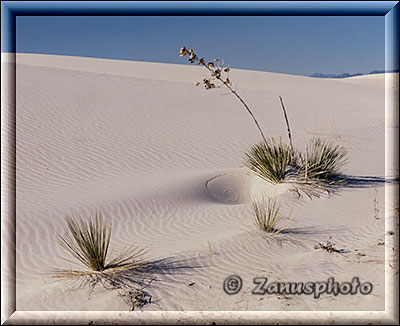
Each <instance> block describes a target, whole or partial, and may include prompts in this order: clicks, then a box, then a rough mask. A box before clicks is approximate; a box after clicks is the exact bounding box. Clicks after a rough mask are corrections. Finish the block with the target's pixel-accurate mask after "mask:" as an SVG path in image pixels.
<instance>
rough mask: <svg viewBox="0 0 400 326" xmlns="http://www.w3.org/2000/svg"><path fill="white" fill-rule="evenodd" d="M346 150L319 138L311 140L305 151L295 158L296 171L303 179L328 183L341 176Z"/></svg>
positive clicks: (345, 159) (345, 160)
mask: <svg viewBox="0 0 400 326" xmlns="http://www.w3.org/2000/svg"><path fill="white" fill-rule="evenodd" d="M347 160H348V158H347V150H346V149H345V148H344V147H342V146H340V145H338V144H334V143H332V142H329V141H326V140H323V139H321V138H313V139H312V140H311V142H310V143H309V144H308V146H307V150H306V151H305V152H303V153H300V154H299V155H298V156H297V163H296V165H297V169H298V173H299V175H300V176H301V177H302V178H304V179H318V180H320V181H327V182H330V181H332V180H333V179H335V178H336V177H338V176H339V175H340V174H341V169H342V167H343V166H344V165H345V164H346V163H347Z"/></svg>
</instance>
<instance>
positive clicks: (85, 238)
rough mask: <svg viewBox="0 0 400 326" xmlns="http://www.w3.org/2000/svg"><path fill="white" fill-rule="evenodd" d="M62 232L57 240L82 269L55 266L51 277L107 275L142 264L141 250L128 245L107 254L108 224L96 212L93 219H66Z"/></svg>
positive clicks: (109, 233)
mask: <svg viewBox="0 0 400 326" xmlns="http://www.w3.org/2000/svg"><path fill="white" fill-rule="evenodd" d="M66 226H67V230H66V232H65V235H63V236H61V235H59V242H60V244H61V245H62V247H63V248H64V249H66V250H67V251H68V252H69V253H70V254H71V255H72V256H73V257H74V258H75V259H76V260H77V262H79V263H81V264H82V265H83V266H84V267H86V270H71V269H68V270H67V269H56V270H55V271H54V273H53V274H52V276H53V277H56V278H63V277H75V276H76V277H79V276H85V275H91V274H108V276H110V275H111V274H113V273H118V272H121V271H126V270H130V269H135V268H139V267H143V266H144V265H145V261H144V260H143V259H142V256H143V254H144V250H143V249H139V248H137V247H131V248H129V249H126V250H124V251H122V252H121V253H120V254H119V255H117V256H116V257H114V258H111V257H110V254H109V246H110V239H111V223H108V222H107V221H106V220H105V219H104V218H103V216H102V214H101V213H100V212H98V213H96V214H95V216H94V218H91V219H89V220H84V219H82V218H80V219H77V218H74V217H67V218H66Z"/></svg>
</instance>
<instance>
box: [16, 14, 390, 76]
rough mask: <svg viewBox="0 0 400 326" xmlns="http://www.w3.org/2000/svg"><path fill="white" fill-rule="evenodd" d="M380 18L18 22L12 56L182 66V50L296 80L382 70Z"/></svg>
mask: <svg viewBox="0 0 400 326" xmlns="http://www.w3.org/2000/svg"><path fill="white" fill-rule="evenodd" d="M384 39H385V23H384V17H383V16H325V17H321V16H320V17H317V16H292V17H290V16H253V17H249V16H247V17H246V16H192V17H190V16H87V17H85V16H17V26H16V42H17V52H20V53H45V54H62V55H74V56H85V57H98V58H111V59H126V60H136V61H151V62H165V63H178V64H186V62H187V61H186V60H184V59H182V58H180V57H179V48H180V47H181V46H182V45H185V46H187V47H193V48H194V49H195V50H196V52H197V53H198V54H199V55H200V56H204V57H205V58H206V59H213V58H220V59H224V61H225V63H227V64H229V65H230V66H231V67H234V68H243V69H252V70H262V71H271V72H280V73H289V74H298V75H310V74H312V73H316V72H321V73H334V74H339V73H344V72H348V73H367V72H370V71H372V70H383V69H384V66H385V52H384Z"/></svg>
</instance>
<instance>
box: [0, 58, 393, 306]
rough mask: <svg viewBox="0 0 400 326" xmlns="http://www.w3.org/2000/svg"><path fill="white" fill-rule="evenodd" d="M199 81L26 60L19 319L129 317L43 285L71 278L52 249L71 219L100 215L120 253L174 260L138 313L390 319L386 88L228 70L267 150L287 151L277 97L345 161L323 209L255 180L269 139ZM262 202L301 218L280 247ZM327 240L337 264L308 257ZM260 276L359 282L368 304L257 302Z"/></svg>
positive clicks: (302, 137)
mask: <svg viewBox="0 0 400 326" xmlns="http://www.w3.org/2000/svg"><path fill="white" fill-rule="evenodd" d="M7 60H9V59H7V56H5V55H4V56H3V62H4V63H3V69H7V63H6V62H7ZM204 76H205V71H203V70H202V69H201V67H190V66H186V65H172V64H159V63H144V62H130V61H117V60H104V59H93V58H79V57H67V56H53V55H37V54H18V55H17V76H16V77H17V87H16V91H17V98H16V103H17V110H16V113H17V144H16V145H17V147H16V149H17V225H16V227H17V257H16V258H17V310H99V311H106V310H127V309H128V306H127V305H126V304H125V303H124V301H123V300H122V299H121V298H118V297H117V296H116V291H111V290H104V289H103V288H102V287H100V286H99V287H97V288H96V289H95V291H94V292H93V293H91V294H89V293H88V290H87V289H85V288H83V289H76V287H77V285H76V284H74V283H71V282H69V283H63V282H54V281H53V280H51V279H49V278H48V277H47V274H46V273H49V272H50V271H51V270H52V269H53V268H68V267H69V264H68V263H67V262H66V261H65V260H64V259H65V258H67V259H68V258H69V257H68V254H67V253H66V252H64V250H63V249H62V248H61V246H60V245H59V244H58V243H57V234H59V233H62V232H63V230H64V218H65V217H66V216H67V215H82V216H89V215H90V214H93V213H94V212H95V211H96V210H101V211H102V212H103V213H104V215H105V216H107V217H108V218H109V219H110V220H111V221H112V224H113V234H112V241H111V246H112V248H114V250H118V249H122V248H124V247H129V246H131V245H133V244H136V245H140V246H143V247H146V248H148V249H149V250H150V251H149V253H148V254H147V256H148V258H149V259H151V260H164V261H162V262H159V264H160V265H162V266H164V268H167V269H168V270H169V273H168V274H165V273H164V274H163V273H160V272H154V273H153V274H152V275H150V276H151V277H154V278H156V279H155V280H154V281H153V282H151V284H149V287H148V288H146V291H147V292H149V293H150V294H151V295H152V303H151V304H149V305H146V306H145V307H144V308H143V310H384V309H385V300H384V295H385V245H381V243H382V242H383V241H386V246H390V244H391V241H392V239H391V237H390V236H385V216H384V208H385V184H384V182H383V181H382V180H383V179H384V178H385V160H384V159H385V125H384V122H385V115H384V114H385V110H384V107H385V88H384V83H385V76H384V75H373V76H363V77H357V78H350V79H344V80H330V79H314V78H308V77H299V76H291V75H283V74H274V73H266V72H257V71H246V70H235V69H233V70H232V73H231V79H232V80H233V82H234V85H235V87H237V90H238V92H239V93H240V94H241V95H242V97H243V98H244V99H245V100H246V102H247V103H248V105H249V106H250V107H251V108H252V109H253V111H254V113H255V115H256V117H257V118H258V119H259V121H260V124H261V126H262V128H263V130H264V133H265V134H266V135H267V136H273V137H280V136H281V137H283V138H284V139H286V138H285V137H286V126H285V123H284V119H283V114H282V111H281V108H280V104H279V99H278V95H281V96H282V97H283V99H284V101H285V105H286V108H287V111H288V115H289V119H290V124H291V128H292V133H293V137H294V143H295V146H296V147H299V148H304V144H305V142H306V141H308V140H309V139H310V138H311V137H313V136H314V135H321V136H324V137H328V138H332V139H335V141H337V142H339V143H340V144H342V145H343V146H345V147H346V148H347V150H348V152H349V158H350V160H349V164H348V166H347V167H346V171H345V172H346V173H347V174H348V175H350V176H352V177H353V178H354V180H353V183H352V187H347V188H345V189H342V190H341V191H340V192H339V193H337V194H335V195H333V196H331V197H326V196H325V197H321V198H315V199H313V200H309V199H306V198H302V199H298V198H295V197H293V195H291V194H290V193H289V192H288V191H287V189H288V187H287V186H285V185H279V186H272V185H269V184H267V183H266V182H264V181H262V180H261V179H259V178H258V177H255V176H253V175H250V174H248V172H246V170H245V169H244V168H243V167H242V163H243V157H244V153H245V151H247V150H248V149H249V148H250V147H251V145H253V144H254V143H256V142H258V141H259V140H260V135H259V133H258V130H257V129H256V127H255V125H254V123H253V121H252V120H251V118H250V116H248V114H247V112H246V111H245V109H244V108H243V107H242V106H241V104H240V103H239V102H238V101H237V99H236V98H234V97H233V96H230V95H227V96H223V95H222V94H226V92H225V91H224V90H222V89H221V90H211V91H205V90H204V89H203V88H201V87H194V86H193V82H194V81H197V80H200V79H201V78H203V77H204ZM396 173H397V174H398V171H397V172H396V171H393V174H396ZM361 176H363V177H368V178H369V180H367V181H366V180H364V181H363V182H362V181H360V180H359V179H360V178H361ZM357 178H358V180H356V179H357ZM387 187H391V186H390V185H389V186H387ZM392 187H393V185H392ZM375 190H376V191H377V194H378V196H377V198H376V200H377V201H378V205H379V212H378V213H376V212H375V210H374V193H375ZM262 192H266V193H268V194H270V195H275V196H277V198H278V199H279V200H280V202H281V205H282V210H283V212H285V213H287V215H289V213H290V215H291V217H293V218H294V220H295V221H294V222H293V223H292V224H291V225H290V226H289V227H288V230H287V232H285V233H282V234H281V235H279V236H278V237H276V238H273V237H272V238H271V237H267V238H265V237H264V236H262V235H261V234H260V233H258V232H257V231H256V230H255V227H254V226H253V220H252V213H251V199H252V198H253V197H254V196H257V195H260V194H261V193H262ZM387 218H392V219H393V218H394V213H393V212H392V213H389V215H388V216H387ZM329 237H332V240H331V241H333V242H334V243H335V244H336V247H337V248H339V249H342V250H343V252H342V253H334V254H329V253H328V252H325V251H322V250H316V249H314V248H313V246H314V245H315V244H317V243H318V242H325V241H327V240H328V239H329ZM396 266H397V265H396ZM232 274H235V275H239V276H241V277H242V279H243V289H242V290H241V292H240V293H238V294H236V295H231V296H229V295H227V294H226V293H225V292H224V291H223V289H222V284H223V282H224V279H225V278H226V277H228V276H229V275H232ZM255 276H265V277H268V279H269V280H270V281H271V282H273V281H280V282H309V281H310V282H311V281H326V280H327V279H328V278H329V277H334V278H335V280H337V281H340V282H344V281H347V282H350V281H351V280H352V278H353V277H355V276H357V277H359V278H360V281H361V282H371V283H372V284H373V292H372V293H371V294H370V295H361V294H357V295H339V296H337V297H335V296H333V295H325V296H324V295H323V296H322V297H321V298H320V299H314V298H313V297H312V296H307V295H288V296H287V297H282V296H276V295H264V296H259V295H252V294H251V290H252V289H253V288H254V284H253V277H255Z"/></svg>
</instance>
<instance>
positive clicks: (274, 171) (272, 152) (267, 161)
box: [245, 138, 291, 183]
mask: <svg viewBox="0 0 400 326" xmlns="http://www.w3.org/2000/svg"><path fill="white" fill-rule="evenodd" d="M290 162H291V148H290V146H288V145H286V144H285V143H283V142H282V140H279V142H276V141H275V140H274V139H273V138H269V139H267V141H266V142H261V143H259V144H257V145H254V146H253V147H252V148H251V150H250V151H249V152H247V153H246V157H245V166H246V167H248V168H249V169H250V170H252V171H254V172H255V173H256V174H257V175H258V176H260V177H261V178H263V179H265V180H267V181H269V182H272V183H280V182H282V181H283V180H284V179H285V176H286V175H287V173H288V171H289V169H288V168H289V166H288V165H289V164H290Z"/></svg>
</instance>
